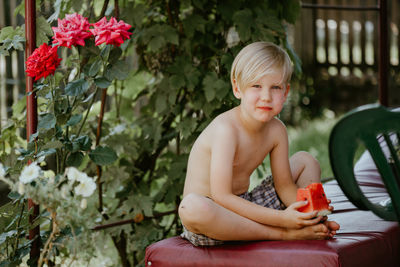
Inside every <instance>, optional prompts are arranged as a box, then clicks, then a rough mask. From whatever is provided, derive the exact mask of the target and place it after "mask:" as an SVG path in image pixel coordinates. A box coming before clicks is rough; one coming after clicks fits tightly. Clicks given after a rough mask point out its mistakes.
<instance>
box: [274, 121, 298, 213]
mask: <svg viewBox="0 0 400 267" xmlns="http://www.w3.org/2000/svg"><path fill="white" fill-rule="evenodd" d="M274 126H275V127H274V128H273V131H274V134H273V136H274V137H275V138H276V140H275V145H274V147H273V149H272V151H271V153H270V162H271V172H272V177H273V178H274V186H275V190H276V192H277V194H278V195H279V198H280V199H281V200H282V202H283V203H284V204H285V206H286V207H289V206H290V205H291V204H293V203H294V202H296V195H297V185H296V184H295V183H294V181H293V178H292V173H291V170H290V163H289V142H288V136H287V131H286V127H285V126H284V125H283V124H282V123H281V122H279V123H276V124H275V125H274Z"/></svg>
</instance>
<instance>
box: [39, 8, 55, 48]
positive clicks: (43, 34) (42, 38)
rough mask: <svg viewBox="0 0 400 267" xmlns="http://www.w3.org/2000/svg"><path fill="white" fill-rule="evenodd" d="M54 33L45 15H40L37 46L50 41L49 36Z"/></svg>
mask: <svg viewBox="0 0 400 267" xmlns="http://www.w3.org/2000/svg"><path fill="white" fill-rule="evenodd" d="M52 35H53V31H52V30H51V26H50V24H49V23H48V22H47V20H46V19H45V18H44V17H43V16H39V17H38V18H37V19H36V46H37V47H39V46H40V45H42V44H43V43H48V42H49V37H48V36H52Z"/></svg>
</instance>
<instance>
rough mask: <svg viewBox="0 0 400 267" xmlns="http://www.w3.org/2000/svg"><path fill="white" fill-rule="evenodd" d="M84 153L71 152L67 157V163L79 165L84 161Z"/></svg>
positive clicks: (74, 165)
mask: <svg viewBox="0 0 400 267" xmlns="http://www.w3.org/2000/svg"><path fill="white" fill-rule="evenodd" d="M83 158H84V155H83V153H82V152H75V153H71V154H70V155H69V156H68V158H67V165H68V166H73V167H79V166H80V165H81V163H82V161H83Z"/></svg>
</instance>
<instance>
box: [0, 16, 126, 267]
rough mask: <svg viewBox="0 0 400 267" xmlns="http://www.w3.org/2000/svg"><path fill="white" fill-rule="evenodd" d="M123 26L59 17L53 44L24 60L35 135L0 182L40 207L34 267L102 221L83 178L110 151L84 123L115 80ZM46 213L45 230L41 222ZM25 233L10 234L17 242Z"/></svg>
mask: <svg viewBox="0 0 400 267" xmlns="http://www.w3.org/2000/svg"><path fill="white" fill-rule="evenodd" d="M90 27H93V29H90ZM131 28H132V27H131V26H130V25H129V24H127V23H125V22H123V21H122V20H120V21H117V19H115V18H113V17H111V18H110V21H107V19H106V17H103V18H102V19H101V20H100V21H98V22H97V23H94V24H90V23H89V20H88V18H86V17H83V16H81V15H79V14H77V13H74V14H67V15H66V16H65V18H64V19H58V26H57V27H52V30H53V33H54V35H53V36H52V39H53V41H52V43H53V46H49V45H48V44H47V43H43V44H42V45H40V46H39V47H38V48H37V49H36V50H35V51H34V52H33V53H32V55H30V56H29V57H28V58H27V60H26V73H27V75H28V76H30V77H33V78H34V80H35V82H36V83H35V84H34V92H35V94H36V95H37V100H38V104H39V105H38V106H39V110H38V111H39V122H38V125H37V132H36V133H34V134H33V135H32V136H31V139H30V140H29V142H28V145H27V146H26V147H22V148H20V149H19V150H18V151H19V152H18V154H19V155H18V156H17V158H14V159H12V160H13V161H16V162H18V164H10V165H9V166H6V167H4V166H3V165H1V166H0V179H1V180H2V181H4V182H6V183H7V184H8V185H9V187H10V189H11V190H12V192H14V193H13V194H14V195H12V197H13V198H14V199H15V200H18V201H23V200H24V199H28V198H29V199H32V200H33V201H34V202H35V203H37V204H39V205H40V207H41V210H42V213H41V215H40V217H39V218H37V219H36V220H37V221H38V222H41V223H40V224H41V225H42V229H44V230H46V234H44V235H42V236H41V237H37V238H42V239H43V244H42V245H43V248H42V250H41V253H40V257H39V258H38V259H31V260H33V261H38V262H37V263H38V265H39V266H42V264H43V263H47V264H49V261H51V260H50V259H51V257H54V256H55V255H59V256H62V255H64V256H66V255H69V254H70V252H68V253H67V254H66V253H60V252H59V251H60V250H61V249H62V248H65V247H73V248H74V251H79V250H80V248H84V246H86V245H84V244H78V243H77V237H76V236H77V235H80V236H91V234H90V232H91V231H92V230H90V229H91V228H93V227H94V226H95V224H96V223H100V222H102V221H104V220H106V217H105V216H102V213H101V211H102V208H101V207H99V206H98V201H96V200H97V198H96V194H94V192H95V191H96V189H97V184H96V182H95V180H96V179H100V177H98V176H95V177H94V178H92V177H90V175H88V174H89V173H91V174H93V175H95V174H96V172H95V168H97V169H100V171H101V166H105V165H109V164H111V163H113V162H114V161H116V160H117V154H116V153H115V152H114V150H113V149H112V148H111V147H109V146H101V145H100V144H99V142H98V140H99V137H100V136H93V135H91V134H90V127H91V126H90V125H88V121H87V120H88V119H90V116H89V113H90V111H91V109H92V107H93V104H94V101H95V100H96V98H97V97H98V96H97V93H98V91H99V89H101V90H105V88H107V87H108V86H109V85H110V84H111V83H112V82H113V81H115V80H116V79H118V78H121V77H120V75H119V69H118V68H121V67H123V68H125V65H124V63H123V60H121V58H122V52H123V51H122V50H121V48H120V47H121V45H122V44H123V43H124V42H125V41H126V40H129V39H130V36H131V35H132V33H131V32H129V30H130V29H131ZM91 39H95V41H93V40H91ZM61 49H67V50H66V51H65V52H66V53H67V54H68V55H69V56H68V58H60V57H59V56H58V54H59V53H62V51H60V50H61ZM84 53H85V54H84ZM83 54H84V55H83ZM62 60H63V63H62V62H61V61H62ZM84 62H85V63H84ZM124 71H126V69H125V70H124ZM82 113H85V116H83V115H82ZM99 129H100V128H99ZM88 130H89V131H88ZM100 130H101V129H100ZM94 139H96V142H94V141H93V140H94ZM28 162H31V163H30V164H28ZM10 163H11V162H10ZM13 165H14V166H13ZM96 166H97V167H96ZM78 168H80V169H78ZM21 169H22V170H21ZM98 183H99V181H98ZM99 194H100V195H101V193H99ZM21 203H23V202H21ZM22 210H25V205H24V204H23V206H22ZM99 210H100V212H99ZM22 214H24V213H22ZM26 214H29V211H28V212H27V213H26ZM46 214H47V215H46ZM46 216H47V217H48V218H49V219H50V221H51V224H50V225H46V224H43V218H46ZM20 223H21V222H20ZM20 223H19V224H18V227H21V225H20ZM25 223H26V222H25ZM27 231H28V229H25V230H22V229H21V230H19V231H18V232H16V233H15V234H16V235H17V240H19V239H21V235H22V234H27ZM65 232H69V233H71V236H70V235H68V234H67V235H65V234H63V233H65ZM8 233H10V232H8ZM13 233H14V232H13ZM59 237H62V238H61V239H60V238H59ZM28 244H29V242H28ZM14 249H15V252H17V251H19V250H18V248H17V247H16V248H14ZM89 251H90V249H89ZM16 255H17V254H16V253H14V254H9V257H10V256H11V257H10V258H11V259H12V257H15V256H16Z"/></svg>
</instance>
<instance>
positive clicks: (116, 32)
mask: <svg viewBox="0 0 400 267" xmlns="http://www.w3.org/2000/svg"><path fill="white" fill-rule="evenodd" d="M92 26H93V27H94V29H90V32H91V33H92V34H93V35H94V36H95V44H96V45H101V44H102V43H106V44H112V45H114V46H120V45H121V44H122V43H123V42H124V41H125V40H126V39H129V38H130V35H131V34H132V33H131V32H128V30H129V29H130V28H131V25H129V24H127V23H125V22H124V21H123V20H120V21H118V22H117V20H116V19H115V18H114V17H111V19H110V21H108V22H107V18H106V17H104V18H102V19H101V20H99V21H98V22H96V23H94V24H92Z"/></svg>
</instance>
